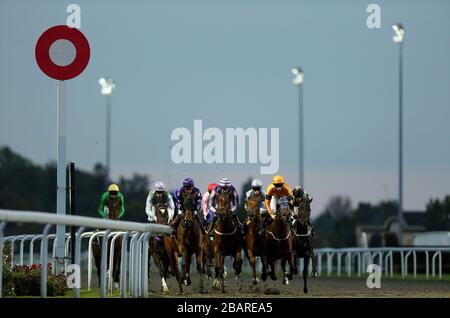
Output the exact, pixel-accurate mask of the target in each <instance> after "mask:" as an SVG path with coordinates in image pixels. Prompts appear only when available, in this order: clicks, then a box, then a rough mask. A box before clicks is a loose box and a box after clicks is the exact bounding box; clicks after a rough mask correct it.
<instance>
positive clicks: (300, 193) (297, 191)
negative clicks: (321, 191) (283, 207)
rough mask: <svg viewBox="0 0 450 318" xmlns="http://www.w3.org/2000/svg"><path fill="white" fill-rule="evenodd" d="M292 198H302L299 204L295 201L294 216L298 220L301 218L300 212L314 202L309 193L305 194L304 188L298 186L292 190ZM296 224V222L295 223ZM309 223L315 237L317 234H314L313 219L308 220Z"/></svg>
mask: <svg viewBox="0 0 450 318" xmlns="http://www.w3.org/2000/svg"><path fill="white" fill-rule="evenodd" d="M292 196H293V198H301V200H300V203H297V202H296V201H295V200H294V215H295V218H296V219H298V218H299V212H300V211H299V210H300V209H301V208H304V205H305V204H309V203H311V202H312V200H313V198H312V197H310V196H309V193H308V192H305V191H304V190H303V189H302V187H300V186H296V187H295V188H294V190H292ZM307 201H309V202H307ZM294 222H295V221H294ZM307 223H308V225H309V226H310V227H311V232H312V235H313V236H314V235H315V232H314V227H313V226H312V224H311V218H308V221H307Z"/></svg>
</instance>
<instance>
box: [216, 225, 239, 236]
mask: <svg viewBox="0 0 450 318" xmlns="http://www.w3.org/2000/svg"><path fill="white" fill-rule="evenodd" d="M236 231H237V227H234V230H233V232H227V233H224V232H219V231H218V230H216V229H215V228H214V233H216V234H217V235H221V236H227V235H233V234H234V233H236Z"/></svg>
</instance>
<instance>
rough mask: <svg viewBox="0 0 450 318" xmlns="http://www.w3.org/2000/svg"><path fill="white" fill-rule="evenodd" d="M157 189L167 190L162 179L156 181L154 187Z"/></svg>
mask: <svg viewBox="0 0 450 318" xmlns="http://www.w3.org/2000/svg"><path fill="white" fill-rule="evenodd" d="M153 190H155V191H166V185H165V184H164V182H162V181H156V182H155V185H154V187H153Z"/></svg>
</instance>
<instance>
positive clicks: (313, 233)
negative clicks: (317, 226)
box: [308, 220, 316, 237]
mask: <svg viewBox="0 0 450 318" xmlns="http://www.w3.org/2000/svg"><path fill="white" fill-rule="evenodd" d="M308 225H309V226H310V227H311V236H312V237H314V236H316V231H314V227H313V226H312V224H311V220H308Z"/></svg>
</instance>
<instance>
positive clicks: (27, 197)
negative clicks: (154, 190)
mask: <svg viewBox="0 0 450 318" xmlns="http://www.w3.org/2000/svg"><path fill="white" fill-rule="evenodd" d="M251 180H252V178H250V177H249V178H248V180H247V181H245V182H244V184H243V185H242V187H241V192H240V199H241V200H240V207H239V211H238V216H239V218H240V219H241V220H243V219H244V218H245V211H244V199H245V192H246V191H247V190H248V189H250V184H251ZM115 182H117V183H118V184H119V185H120V189H121V191H122V192H123V193H124V195H125V209H126V213H125V216H124V220H130V221H137V222H146V220H147V215H146V214H145V210H144V209H145V200H146V198H147V195H148V192H149V190H150V187H151V179H150V177H149V176H147V175H139V174H134V175H133V176H131V177H125V176H121V177H120V178H119V179H118V180H115ZM105 184H106V169H105V167H104V166H103V165H102V164H100V163H97V164H95V166H94V168H93V170H92V172H90V171H85V170H81V169H78V168H76V171H75V191H76V195H75V205H76V211H77V214H78V215H84V216H91V217H98V214H97V209H98V204H99V200H100V196H101V194H102V193H103V192H104V191H105ZM171 190H174V189H171ZM0 209H11V210H32V211H48V212H54V211H56V163H55V162H50V163H48V164H45V165H38V164H34V163H33V162H32V161H31V160H29V159H27V158H25V157H23V156H21V155H20V154H18V153H15V152H14V151H13V150H11V149H10V148H9V147H3V148H0ZM396 209H397V204H396V202H395V201H386V202H380V203H378V204H375V205H370V204H367V203H366V204H359V205H358V206H357V207H356V208H353V207H352V203H351V201H350V199H349V198H347V197H342V196H335V197H332V198H331V199H330V200H329V202H328V204H327V205H326V208H325V210H324V211H323V212H322V213H320V214H319V216H317V217H316V218H314V219H313V225H314V227H315V230H316V238H315V245H316V246H328V247H345V246H355V244H356V234H355V227H356V224H358V220H360V219H361V218H362V215H363V214H364V213H387V212H389V211H396ZM425 227H426V229H427V230H430V231H431V230H433V231H435V230H450V195H447V196H446V197H445V198H443V199H438V198H433V199H430V200H429V202H428V204H427V206H426V217H425ZM41 230H42V226H40V225H33V224H9V225H8V226H7V228H6V234H7V235H8V234H12V233H14V234H18V233H38V232H40V231H41Z"/></svg>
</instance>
